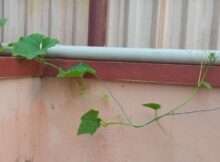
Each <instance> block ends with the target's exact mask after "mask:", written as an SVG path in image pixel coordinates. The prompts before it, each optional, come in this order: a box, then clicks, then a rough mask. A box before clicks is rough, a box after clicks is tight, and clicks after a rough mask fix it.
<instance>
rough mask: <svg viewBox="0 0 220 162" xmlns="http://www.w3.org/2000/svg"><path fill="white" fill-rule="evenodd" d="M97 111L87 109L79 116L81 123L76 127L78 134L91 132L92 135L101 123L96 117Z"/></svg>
mask: <svg viewBox="0 0 220 162" xmlns="http://www.w3.org/2000/svg"><path fill="white" fill-rule="evenodd" d="M98 115H99V112H98V111H96V110H93V109H91V110H89V111H88V112H87V113H85V114H84V115H83V116H82V117H81V123H80V126H79V129H78V135H81V134H91V135H93V134H94V133H95V132H96V130H97V129H98V128H99V127H100V125H101V119H100V118H99V117H98Z"/></svg>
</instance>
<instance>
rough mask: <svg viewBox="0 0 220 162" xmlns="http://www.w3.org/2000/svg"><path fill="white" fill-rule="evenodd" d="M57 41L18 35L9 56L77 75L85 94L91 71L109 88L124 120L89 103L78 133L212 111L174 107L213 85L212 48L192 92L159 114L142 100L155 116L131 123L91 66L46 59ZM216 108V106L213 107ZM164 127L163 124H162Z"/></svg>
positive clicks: (1, 21) (60, 73)
mask: <svg viewBox="0 0 220 162" xmlns="http://www.w3.org/2000/svg"><path fill="white" fill-rule="evenodd" d="M5 23H6V19H0V26H3V25H4V24H5ZM58 43H59V41H58V40H57V39H52V38H49V37H47V36H44V35H42V34H38V33H33V34H30V35H28V36H23V37H21V38H20V39H19V40H18V41H17V42H15V43H11V44H9V47H10V48H11V49H12V56H14V57H21V58H24V59H27V60H36V61H38V62H39V63H41V64H43V65H46V66H50V67H51V68H54V69H56V70H57V77H59V78H80V79H81V81H82V88H81V89H82V93H83V94H84V92H85V90H86V86H85V83H84V80H83V78H84V76H85V74H91V75H93V76H94V77H96V78H97V79H98V80H100V81H101V82H102V83H103V86H104V87H105V88H106V90H107V91H108V92H109V94H110V95H111V97H112V98H113V100H114V101H115V102H116V103H117V104H118V106H119V108H120V110H121V112H122V114H123V115H124V117H125V119H126V121H124V122H121V121H108V122H107V121H105V120H104V119H102V118H101V117H100V116H99V111H97V110H95V108H94V107H90V110H89V111H88V112H86V113H85V114H84V115H83V116H82V117H81V123H80V126H79V128H78V133H77V134H78V135H81V134H91V135H93V134H94V133H95V132H96V131H97V129H98V128H100V127H101V126H102V127H107V126H110V125H125V126H130V127H134V128H141V127H145V126H147V125H149V124H151V123H153V122H156V123H157V124H158V125H159V126H160V127H161V128H162V126H161V125H160V123H159V120H160V119H161V118H164V117H167V116H170V115H177V114H178V115H180V114H187V113H195V112H203V111H213V110H214V109H210V110H201V111H192V112H185V113H178V112H177V111H178V110H180V109H181V108H182V107H183V106H185V105H186V104H187V103H188V102H190V101H191V100H192V99H193V97H194V96H195V95H196V94H197V93H198V92H199V90H200V89H201V88H206V89H208V90H210V89H212V86H211V84H210V83H208V82H206V81H205V78H206V76H207V73H208V71H209V69H210V68H211V66H212V65H214V63H215V62H216V59H217V57H216V54H215V53H213V52H210V53H209V62H208V63H203V62H202V63H201V66H200V73H199V77H198V83H197V85H196V87H195V89H194V91H193V92H192V94H191V95H190V96H188V97H187V98H186V99H184V100H183V101H182V102H181V103H180V104H178V105H177V106H174V107H173V108H171V109H170V110H169V111H167V112H165V113H163V114H160V115H158V114H159V113H158V111H159V110H160V109H161V105H160V104H158V103H145V104H143V106H144V107H145V108H147V109H151V110H153V111H154V112H155V116H154V118H153V119H151V120H149V121H147V122H144V123H143V124H134V123H133V122H132V121H131V120H130V119H129V117H128V115H127V113H126V111H125V110H124V108H123V107H122V106H121V104H120V102H119V101H118V100H117V99H116V98H115V97H114V96H113V95H112V93H111V91H110V89H109V88H108V86H107V85H106V84H105V83H104V81H102V80H101V78H100V77H99V76H98V75H97V74H96V71H95V69H93V68H92V67H91V66H89V65H87V64H84V63H80V64H78V65H76V66H73V67H70V68H69V69H63V68H62V67H59V66H57V65H54V64H52V63H50V62H48V61H47V60H46V59H45V54H46V52H47V50H48V49H49V48H51V47H53V46H55V45H56V44H58ZM0 50H1V51H2V50H4V49H3V48H2V45H1V44H0ZM215 110H216V109H215ZM162 129H163V128H162Z"/></svg>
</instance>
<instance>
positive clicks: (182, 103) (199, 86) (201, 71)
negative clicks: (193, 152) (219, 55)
mask: <svg viewBox="0 0 220 162" xmlns="http://www.w3.org/2000/svg"><path fill="white" fill-rule="evenodd" d="M209 68H210V66H208V67H207V68H206V69H205V71H204V72H203V69H204V66H203V63H201V66H200V72H199V77H198V84H197V86H196V88H195V89H194V91H193V92H192V94H191V95H190V96H189V97H187V98H186V99H185V100H183V101H182V102H181V103H180V104H179V105H177V106H175V107H174V108H173V109H171V110H170V111H168V112H166V113H164V114H162V115H159V116H158V115H157V112H156V114H155V117H154V118H153V119H152V120H150V121H148V122H146V123H144V124H139V125H137V124H131V123H123V122H107V123H105V125H106V126H108V125H112V124H121V125H127V126H131V127H135V128H141V127H145V126H147V125H149V124H151V123H153V122H155V121H156V122H158V120H159V119H161V118H164V117H166V116H169V115H175V113H176V111H177V110H179V109H180V108H182V107H183V106H185V105H186V104H187V103H189V102H190V101H191V100H192V99H193V97H194V96H195V95H196V94H197V93H198V92H199V90H200V89H201V86H202V82H203V81H204V80H205V77H206V76H207V73H208V71H209Z"/></svg>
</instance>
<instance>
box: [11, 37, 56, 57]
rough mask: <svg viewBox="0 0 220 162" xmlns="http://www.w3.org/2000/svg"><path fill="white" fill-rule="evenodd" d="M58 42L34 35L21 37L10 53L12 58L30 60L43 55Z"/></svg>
mask: <svg viewBox="0 0 220 162" xmlns="http://www.w3.org/2000/svg"><path fill="white" fill-rule="evenodd" d="M58 42H59V41H58V40H57V39H51V38H49V37H46V36H44V35H41V34H37V33H34V34H31V35H28V36H24V37H21V38H20V40H19V41H18V42H16V43H14V44H13V50H12V53H13V56H21V57H24V58H26V59H28V60H31V59H34V58H35V57H37V56H41V55H45V54H46V52H47V50H48V49H49V48H50V47H53V46H55V45H56V44H57V43H58Z"/></svg>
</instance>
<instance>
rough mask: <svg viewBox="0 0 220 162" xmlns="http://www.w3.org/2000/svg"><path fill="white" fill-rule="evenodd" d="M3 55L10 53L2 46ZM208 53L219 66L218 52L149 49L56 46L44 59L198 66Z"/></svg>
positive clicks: (204, 60) (205, 59)
mask: <svg viewBox="0 0 220 162" xmlns="http://www.w3.org/2000/svg"><path fill="white" fill-rule="evenodd" d="M3 45H4V48H5V51H4V52H5V53H11V51H10V49H9V48H8V47H7V46H6V44H3ZM210 52H215V53H216V54H217V61H216V65H220V59H219V57H218V56H219V53H220V51H219V50H218V51H215V50H211V51H205V50H187V49H152V48H151V49H150V48H118V47H88V46H67V45H56V46H55V47H52V48H50V49H49V50H48V52H47V54H46V57H49V58H64V59H82V60H104V61H129V62H152V63H174V64H200V63H201V62H202V61H203V62H208V55H209V53H210Z"/></svg>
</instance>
